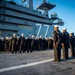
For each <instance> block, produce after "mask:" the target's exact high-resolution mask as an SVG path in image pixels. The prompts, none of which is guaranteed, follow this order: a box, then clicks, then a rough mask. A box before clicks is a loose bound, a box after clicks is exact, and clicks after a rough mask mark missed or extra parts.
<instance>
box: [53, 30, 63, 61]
mask: <svg viewBox="0 0 75 75" xmlns="http://www.w3.org/2000/svg"><path fill="white" fill-rule="evenodd" d="M61 40H62V33H61V32H60V31H59V30H58V31H55V30H54V32H53V44H55V46H54V61H60V59H61Z"/></svg>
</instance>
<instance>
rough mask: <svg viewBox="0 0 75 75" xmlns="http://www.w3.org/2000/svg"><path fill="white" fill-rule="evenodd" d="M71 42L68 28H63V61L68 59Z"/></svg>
mask: <svg viewBox="0 0 75 75" xmlns="http://www.w3.org/2000/svg"><path fill="white" fill-rule="evenodd" d="M69 41H70V39H69V33H68V32H67V31H66V28H63V32H62V50H63V59H68V48H69Z"/></svg>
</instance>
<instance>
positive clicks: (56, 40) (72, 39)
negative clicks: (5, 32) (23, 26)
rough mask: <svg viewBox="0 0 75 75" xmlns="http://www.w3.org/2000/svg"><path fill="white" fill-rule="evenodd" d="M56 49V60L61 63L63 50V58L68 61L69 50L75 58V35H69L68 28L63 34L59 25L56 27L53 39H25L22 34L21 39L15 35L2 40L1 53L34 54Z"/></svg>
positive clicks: (0, 41)
mask: <svg viewBox="0 0 75 75" xmlns="http://www.w3.org/2000/svg"><path fill="white" fill-rule="evenodd" d="M53 48H54V60H55V61H61V49H62V50H63V58H64V59H68V58H69V54H68V52H69V51H68V50H69V49H70V50H71V56H72V57H75V36H74V33H68V32H67V30H66V28H63V30H62V32H61V31H60V30H59V27H58V25H55V26H54V32H53V37H52V38H51V37H50V38H42V36H40V37H39V38H35V37H34V36H32V37H31V36H28V38H25V37H24V34H21V36H20V38H19V37H17V36H16V34H13V36H12V37H11V38H8V37H6V38H5V39H3V38H0V51H10V52H12V54H13V53H17V52H19V53H22V52H23V53H24V52H27V53H29V52H33V51H40V50H47V49H53Z"/></svg>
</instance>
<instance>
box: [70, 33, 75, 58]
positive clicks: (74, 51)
mask: <svg viewBox="0 0 75 75" xmlns="http://www.w3.org/2000/svg"><path fill="white" fill-rule="evenodd" d="M74 44H75V38H74V35H73V33H70V50H71V56H72V57H75V49H74Z"/></svg>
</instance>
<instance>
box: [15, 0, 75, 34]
mask: <svg viewBox="0 0 75 75" xmlns="http://www.w3.org/2000/svg"><path fill="white" fill-rule="evenodd" d="M14 1H16V2H18V3H21V0H14ZM38 1H39V4H41V3H42V1H43V0H34V9H35V8H36V7H37V3H38ZM46 1H47V2H50V3H51V4H56V7H55V8H53V9H52V10H50V11H49V16H50V15H51V13H52V12H56V13H57V14H58V17H59V18H61V19H62V20H63V21H64V26H59V29H60V30H61V31H62V29H63V28H67V31H68V32H69V33H70V32H74V33H75V25H74V22H75V0H46Z"/></svg>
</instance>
